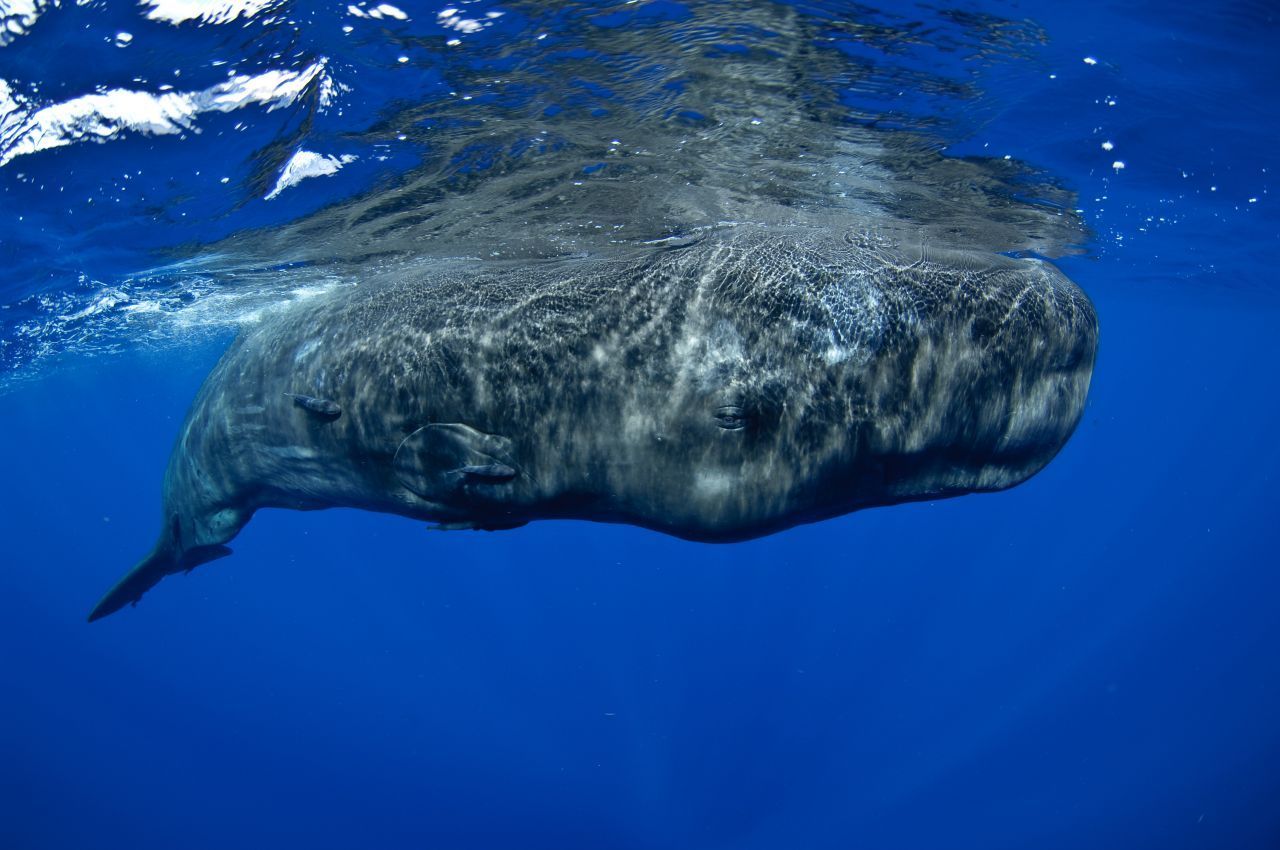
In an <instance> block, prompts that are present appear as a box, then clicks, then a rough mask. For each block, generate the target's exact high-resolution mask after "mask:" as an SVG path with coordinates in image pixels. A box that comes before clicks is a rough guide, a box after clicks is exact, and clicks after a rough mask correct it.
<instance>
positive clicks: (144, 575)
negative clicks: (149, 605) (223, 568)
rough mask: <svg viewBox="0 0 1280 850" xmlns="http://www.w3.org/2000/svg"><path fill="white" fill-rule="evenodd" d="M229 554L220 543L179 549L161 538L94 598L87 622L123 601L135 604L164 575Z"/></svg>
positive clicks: (118, 608)
mask: <svg viewBox="0 0 1280 850" xmlns="http://www.w3.org/2000/svg"><path fill="white" fill-rule="evenodd" d="M230 554H231V549H229V548H228V547H226V546H222V545H216V544H215V545H212V546H194V547H192V548H190V549H185V550H183V549H178V548H176V547H174V546H172V545H171V544H170V542H169V541H168V540H164V541H161V542H160V543H158V544H157V545H156V548H154V549H152V550H151V554H149V555H147V557H145V558H143V559H142V560H141V561H140V562H139V563H138V565H137V566H136V567H134V568H133V569H131V570H129V572H128V573H126V574H125V576H124V578H122V579H120V581H118V582H116V584H115V586H114V587H112V588H111V589H110V590H108V591H107V592H106V593H105V594H104V595H103V597H102V598H101V599H99V600H98V604H97V605H95V606H93V610H92V611H90V612H89V622H90V623H92V622H93V621H94V620H100V619H102V618H103V617H105V616H107V615H108V614H114V613H115V612H116V611H119V610H120V609H121V608H123V607H124V606H126V605H136V604H137V602H138V600H139V599H141V598H142V594H144V593H146V592H147V591H148V590H150V589H151V588H152V587H153V586H155V584H156V583H157V582H159V581H160V579H162V578H164V577H165V576H167V575H172V574H173V573H181V572H186V571H187V570H192V569H195V568H196V567H198V566H200V565H201V564H207V563H209V562H210V561H215V560H217V559H218V558H225V557H226V556H227V555H230Z"/></svg>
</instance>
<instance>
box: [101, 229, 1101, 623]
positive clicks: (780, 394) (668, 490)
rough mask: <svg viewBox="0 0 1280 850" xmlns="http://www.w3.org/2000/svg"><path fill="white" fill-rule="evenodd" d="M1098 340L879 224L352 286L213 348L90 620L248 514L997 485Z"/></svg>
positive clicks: (860, 494) (1040, 446) (723, 507)
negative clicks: (150, 536)
mask: <svg viewBox="0 0 1280 850" xmlns="http://www.w3.org/2000/svg"><path fill="white" fill-rule="evenodd" d="M1096 346H1097V320H1096V317H1095V314H1094V311H1093V309H1092V307H1091V305H1090V304H1089V301H1088V299H1087V298H1086V297H1085V296H1084V294H1083V293H1082V292H1081V291H1080V290H1079V289H1078V288H1077V287H1076V286H1075V285H1074V284H1073V283H1071V282H1070V281H1069V280H1068V279H1067V278H1065V277H1064V276H1063V275H1062V274H1061V273H1060V272H1059V271H1058V270H1057V269H1056V268H1055V267H1054V266H1052V265H1050V264H1048V263H1044V262H1041V261H1035V260H1014V259H1008V258H1006V257H1002V256H999V255H992V254H979V253H972V254H971V253H964V252H958V251H946V250H929V249H927V248H925V247H922V246H920V245H913V244H911V243H910V242H909V241H907V240H903V239H900V238H891V237H889V236H884V235H881V236H875V235H864V234H853V233H850V234H840V233H834V234H833V233H828V232H818V231H811V230H788V229H785V228H769V229H765V228H759V229H757V228H745V227H744V228H735V229H728V230H724V231H721V232H719V233H712V234H710V235H707V236H705V237H704V238H703V239H702V240H701V241H700V242H698V243H696V244H693V245H689V246H685V247H682V248H678V249H667V250H650V251H648V252H645V253H642V254H634V255H630V256H625V257H621V258H610V259H591V258H587V259H583V258H574V259H567V260H566V259H558V260H546V261H533V262H526V263H523V264H510V265H507V264H502V263H488V264H483V265H481V264H477V263H474V262H470V263H457V264H454V265H452V266H449V265H440V266H438V267H436V268H435V269H433V270H431V271H430V272H420V273H417V274H408V275H406V274H403V273H401V274H396V275H387V276H386V279H374V280H369V281H362V282H360V284H359V285H351V286H345V287H340V288H338V289H337V290H335V291H333V292H330V293H329V294H327V295H325V296H322V297H319V298H315V299H311V300H309V301H305V302H299V303H297V304H294V305H292V306H291V307H289V308H287V309H285V310H283V311H281V312H280V313H278V314H277V315H275V316H273V317H271V318H269V319H268V320H266V321H264V322H263V323H262V324H261V325H259V326H257V327H255V328H254V329H252V330H251V331H249V332H247V333H245V334H243V335H242V336H241V337H240V338H239V339H238V340H237V341H236V342H235V343H234V344H233V345H232V347H231V349H230V350H229V351H228V352H227V354H226V355H225V356H224V357H223V359H222V361H221V362H220V363H219V364H218V366H217V367H216V368H215V369H214V371H213V372H212V374H210V376H209V378H208V379H207V381H206V382H205V385H204V387H203V388H202V390H201V391H200V393H199V396H198V398H197V399H196V401H195V403H194V404H193V406H192V408H191V411H190V413H189V415H188V417H187V421H186V423H185V425H184V426H183V429H182V433H181V435H180V437H179V439H178V443H177V446H176V447H175V449H174V453H173V456H172V459H171V461H170V464H169V469H168V473H167V475H166V478H165V495H164V505H165V508H164V524H163V526H162V528H163V531H162V534H161V537H160V541H159V543H157V545H156V548H155V550H153V552H152V553H151V555H150V556H148V558H146V559H144V560H143V562H142V563H141V564H139V566H138V567H137V568H136V569H135V570H134V572H133V573H130V574H129V575H128V576H126V578H125V579H123V580H122V581H121V583H120V584H119V585H117V586H116V588H114V589H113V590H112V591H111V592H109V593H108V594H107V596H106V597H104V598H103V600H102V602H100V603H99V605H98V607H97V608H96V609H95V610H94V612H93V614H92V615H91V619H95V618H97V617H100V616H103V615H105V614H107V613H111V612H112V611H114V610H116V609H118V608H119V607H122V606H123V605H125V604H127V603H129V602H134V601H136V600H137V599H138V598H139V597H140V596H141V595H142V593H143V592H145V591H146V590H147V589H148V588H149V587H151V586H152V585H153V584H155V582H157V581H159V579H160V578H162V577H163V576H164V575H166V574H168V573H172V572H178V571H181V570H186V569H190V568H191V567H193V566H195V565H197V564H199V563H203V562H204V561H207V560H211V559H213V558H216V557H220V556H221V555H224V554H227V553H228V552H229V550H227V549H226V548H225V547H223V546H222V544H224V543H225V542H227V541H228V540H230V539H231V538H232V537H233V536H235V534H236V533H237V532H238V531H239V530H240V528H241V527H242V526H243V525H244V523H245V522H247V521H248V519H249V518H250V516H251V515H252V514H253V512H254V511H255V510H257V509H258V508H262V507H292V508H302V509H311V508H323V507H333V506H354V507H361V508H366V509H369V510H376V511H386V512H392V513H398V514H403V515H405V516H409V517H415V518H419V519H425V520H429V521H434V522H439V523H442V524H444V525H446V526H448V527H471V528H490V529H498V528H509V527H513V526H516V525H520V524H523V523H524V522H527V521H530V520H534V519H544V518H556V517H573V518H580V519H593V520H602V521H610V522H626V523H632V524H635V525H640V526H644V527H647V528H652V529H656V530H659V531H663V532H666V533H669V534H675V535H678V536H681V537H685V538H690V539H694V540H707V541H732V540H741V539H746V538H751V537H756V536H760V535H763V534H768V533H772V532H776V531H779V530H781V529H784V528H787V527H790V526H793V525H797V524H800V523H806V522H813V521H816V520H821V519H824V518H827V517H831V516H836V515H839V514H843V513H847V512H849V511H853V510H857V509H859V508H864V507H870V506H874V505H886V504H893V503H897V502H903V501H909V500H914V499H925V498H936V497H941V496H949V495H958V494H962V493H969V492H974V491H983V490H999V489H1002V488H1005V487H1009V486H1012V485H1014V484H1017V483H1018V482H1020V481H1023V480H1025V479H1026V478H1028V477H1029V476H1031V475H1032V474H1034V473H1035V472H1036V471H1038V470H1039V469H1040V468H1042V467H1043V466H1044V465H1045V464H1046V463H1048V461H1049V460H1050V459H1051V458H1052V457H1053V456H1054V455H1055V454H1056V453H1057V452H1058V450H1059V449H1060V448H1061V447H1062V446H1063V444H1064V443H1065V442H1066V440H1067V438H1068V437H1069V436H1070V434H1071V432H1072V430H1073V429H1074V428H1075V426H1076V424H1077V422H1078V421H1079V419H1080V415H1081V412H1082V410H1083V407H1084V402H1085V397H1086V393H1087V391H1088V386H1089V379H1090V375H1091V372H1092V368H1093V362H1094V355H1095V350H1096ZM295 396H303V397H305V398H308V399H312V400H313V402H314V404H311V403H308V404H311V407H312V408H313V409H311V410H309V409H308V408H307V407H306V406H304V405H300V404H299V403H296V401H295ZM322 402H323V403H330V404H332V405H334V406H335V407H334V408H332V409H330V408H325V409H324V410H329V413H327V414H326V413H324V411H323V410H321V409H320V408H318V407H316V405H319V404H321V403H322ZM335 409H340V410H341V413H340V415H338V416H337V417H336V418H334V417H333V416H332V413H333V410H335Z"/></svg>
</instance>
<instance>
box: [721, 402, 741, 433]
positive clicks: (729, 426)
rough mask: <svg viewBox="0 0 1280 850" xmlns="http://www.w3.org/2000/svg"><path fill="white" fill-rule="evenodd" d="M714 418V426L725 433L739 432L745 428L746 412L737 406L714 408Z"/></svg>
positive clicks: (729, 405)
mask: <svg viewBox="0 0 1280 850" xmlns="http://www.w3.org/2000/svg"><path fill="white" fill-rule="evenodd" d="M715 418H716V424H717V425H719V426H720V427H721V428H723V429H724V430H726V431H741V430H742V429H743V428H746V427H747V412H746V411H745V410H743V409H742V408H741V407H738V406H737V405H733V404H728V405H725V406H724V407H718V408H716V413H715Z"/></svg>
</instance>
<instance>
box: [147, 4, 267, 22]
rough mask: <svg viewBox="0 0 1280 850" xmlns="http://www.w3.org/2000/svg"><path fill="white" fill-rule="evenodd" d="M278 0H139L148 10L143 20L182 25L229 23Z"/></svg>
mask: <svg viewBox="0 0 1280 850" xmlns="http://www.w3.org/2000/svg"><path fill="white" fill-rule="evenodd" d="M278 4H279V0H142V5H143V6H147V7H149V8H148V9H147V17H148V18H150V19H151V20H153V21H166V22H168V23H171V24H175V25H176V24H182V23H186V22H187V21H199V22H200V23H202V24H229V23H232V22H233V21H235V20H237V19H239V18H244V19H245V20H248V19H250V18H252V17H253V16H254V15H257V14H259V13H260V12H262V11H264V10H266V9H269V8H270V7H272V6H275V5H278Z"/></svg>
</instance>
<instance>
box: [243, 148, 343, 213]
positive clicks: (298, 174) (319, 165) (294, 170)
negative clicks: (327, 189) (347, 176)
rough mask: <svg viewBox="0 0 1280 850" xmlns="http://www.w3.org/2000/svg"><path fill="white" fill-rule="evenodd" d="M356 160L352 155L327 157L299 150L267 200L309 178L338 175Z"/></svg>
mask: <svg viewBox="0 0 1280 850" xmlns="http://www.w3.org/2000/svg"><path fill="white" fill-rule="evenodd" d="M355 160H356V158H355V157H354V156H352V155H351V154H343V155H342V156H325V155H324V154H319V153H316V152H314V151H306V150H299V151H298V152H297V153H295V154H294V155H293V156H291V157H290V158H289V161H288V162H286V163H285V165H284V168H283V169H282V170H281V171H280V176H279V177H278V178H277V179H276V185H275V188H273V189H272V190H271V191H270V192H268V193H267V194H266V196H265V199H266V200H268V201H269V200H271V199H272V198H274V197H276V196H277V195H279V194H280V193H281V192H283V191H284V190H285V189H288V188H289V187H290V186H296V185H297V184H298V183H300V182H302V181H303V180H306V179H307V178H308V177H327V176H328V175H330V174H337V173H338V171H340V170H341V169H342V166H344V165H346V164H347V163H349V162H355Z"/></svg>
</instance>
